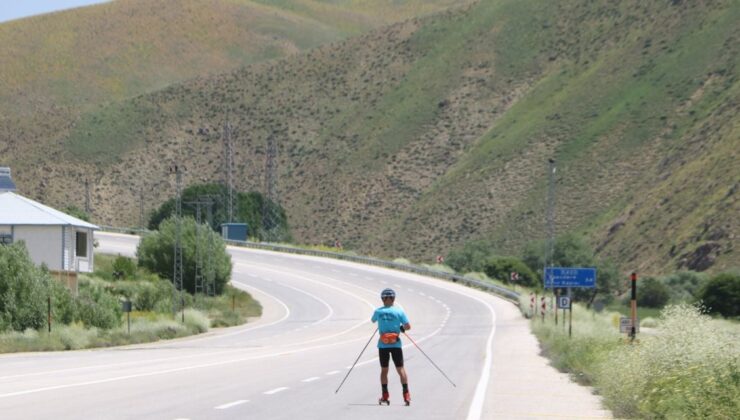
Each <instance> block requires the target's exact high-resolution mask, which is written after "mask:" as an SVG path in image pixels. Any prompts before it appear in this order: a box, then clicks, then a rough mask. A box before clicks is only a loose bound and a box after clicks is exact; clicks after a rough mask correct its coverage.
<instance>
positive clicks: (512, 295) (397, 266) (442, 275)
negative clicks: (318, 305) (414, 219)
mask: <svg viewBox="0 0 740 420" xmlns="http://www.w3.org/2000/svg"><path fill="white" fill-rule="evenodd" d="M225 242H226V243H227V244H229V245H233V246H240V247H244V248H252V249H262V250H267V251H276V252H286V253H291V254H300V255H310V256H315V257H326V258H334V259H338V260H345V261H351V262H356V263H361V264H366V265H374V266H379V267H385V268H390V269H393V270H399V271H406V272H410V273H415V274H421V275H423V276H427V277H434V278H439V279H443V280H448V281H451V282H453V283H460V284H463V285H465V286H468V287H475V288H477V289H482V290H486V291H488V292H491V293H494V294H496V295H499V296H501V297H503V298H506V299H509V300H511V301H512V302H514V303H515V304H517V305H518V304H519V293H518V292H515V291H513V290H509V289H507V288H505V287H501V286H497V285H495V284H490V283H485V282H482V281H480V280H475V279H471V278H468V277H465V276H461V275H459V274H450V273H446V272H444V271H438V270H430V269H428V268H425V267H418V266H415V265H408V264H401V263H397V262H393V261H385V260H380V259H376V258H370V257H361V256H358V255H350V254H343V253H341V252H331V251H318V250H311V249H302V248H294V247H290V246H285V245H274V244H265V243H261V242H259V243H258V242H249V241H232V240H226V241H225Z"/></svg>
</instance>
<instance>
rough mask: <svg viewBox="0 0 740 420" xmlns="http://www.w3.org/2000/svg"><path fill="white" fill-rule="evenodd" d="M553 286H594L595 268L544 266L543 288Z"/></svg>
mask: <svg viewBox="0 0 740 420" xmlns="http://www.w3.org/2000/svg"><path fill="white" fill-rule="evenodd" d="M554 287H586V288H595V287H596V269H595V268H571V267H547V268H545V288H546V289H551V288H554Z"/></svg>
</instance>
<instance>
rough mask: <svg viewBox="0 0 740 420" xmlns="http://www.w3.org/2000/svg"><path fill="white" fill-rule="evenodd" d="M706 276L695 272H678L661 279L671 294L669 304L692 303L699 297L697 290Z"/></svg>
mask: <svg viewBox="0 0 740 420" xmlns="http://www.w3.org/2000/svg"><path fill="white" fill-rule="evenodd" d="M706 278H707V276H706V275H705V274H703V273H697V272H696V271H679V272H677V273H673V274H671V275H668V276H666V277H664V278H663V283H665V285H666V286H668V291H669V292H670V294H671V302H673V303H681V302H694V301H696V300H697V299H698V297H699V290H700V289H701V286H702V284H703V283H704V282H706Z"/></svg>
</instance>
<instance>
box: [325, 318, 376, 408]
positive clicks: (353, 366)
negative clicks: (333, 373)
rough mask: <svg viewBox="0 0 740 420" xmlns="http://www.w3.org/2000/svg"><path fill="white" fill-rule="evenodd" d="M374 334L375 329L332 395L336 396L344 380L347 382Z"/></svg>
mask: <svg viewBox="0 0 740 420" xmlns="http://www.w3.org/2000/svg"><path fill="white" fill-rule="evenodd" d="M376 332H378V329H377V328H376V329H375V331H373V335H371V336H370V339H369V340H367V344H365V347H363V348H362V351H361V352H360V354H359V355H358V356H357V359H355V362H354V363H352V367H351V368H349V372H347V375H345V376H344V379H342V383H341V384H339V387H338V388H337V390H336V391H334V393H335V394H336V393H337V392H339V388H341V387H342V385H344V381H346V380H347V378H348V377H349V374H350V373H352V369H354V368H355V365H356V364H357V361H359V360H360V357H362V353H365V349H367V346H369V345H370V342H371V341H373V337H375V333H376Z"/></svg>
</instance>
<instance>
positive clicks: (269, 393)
mask: <svg viewBox="0 0 740 420" xmlns="http://www.w3.org/2000/svg"><path fill="white" fill-rule="evenodd" d="M288 389H290V388H288V387H287V386H281V387H280V388H275V389H271V390H269V391H265V392H264V394H265V395H272V394H277V393H278V392H283V391H286V390H288Z"/></svg>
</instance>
